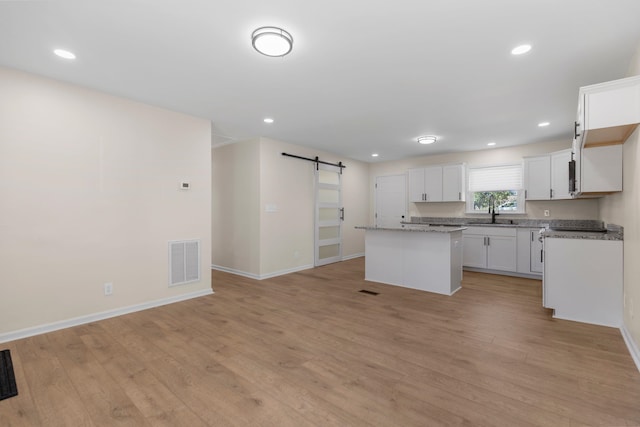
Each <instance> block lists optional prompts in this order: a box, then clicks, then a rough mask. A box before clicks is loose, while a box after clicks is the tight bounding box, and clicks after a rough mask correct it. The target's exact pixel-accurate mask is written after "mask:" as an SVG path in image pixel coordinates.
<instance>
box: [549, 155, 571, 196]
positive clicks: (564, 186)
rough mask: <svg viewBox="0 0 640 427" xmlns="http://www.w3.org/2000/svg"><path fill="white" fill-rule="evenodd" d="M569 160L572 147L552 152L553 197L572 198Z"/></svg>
mask: <svg viewBox="0 0 640 427" xmlns="http://www.w3.org/2000/svg"><path fill="white" fill-rule="evenodd" d="M569 161H571V149H570V148H569V149H567V150H562V151H556V152H555V153H551V198H552V199H553V200H556V199H570V198H571V194H570V193H569Z"/></svg>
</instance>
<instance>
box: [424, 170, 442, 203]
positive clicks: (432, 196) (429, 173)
mask: <svg viewBox="0 0 640 427" xmlns="http://www.w3.org/2000/svg"><path fill="white" fill-rule="evenodd" d="M424 201H425V202H441V201H442V166H430V167H428V168H424Z"/></svg>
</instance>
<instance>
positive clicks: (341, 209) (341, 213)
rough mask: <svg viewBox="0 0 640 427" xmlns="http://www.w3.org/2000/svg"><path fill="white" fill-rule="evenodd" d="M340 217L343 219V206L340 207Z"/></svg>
mask: <svg viewBox="0 0 640 427" xmlns="http://www.w3.org/2000/svg"><path fill="white" fill-rule="evenodd" d="M340 219H341V220H342V221H344V208H340Z"/></svg>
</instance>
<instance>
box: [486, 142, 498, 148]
mask: <svg viewBox="0 0 640 427" xmlns="http://www.w3.org/2000/svg"><path fill="white" fill-rule="evenodd" d="M487 145H488V146H489V147H493V146H494V145H496V143H495V142H490V143H488V144H487Z"/></svg>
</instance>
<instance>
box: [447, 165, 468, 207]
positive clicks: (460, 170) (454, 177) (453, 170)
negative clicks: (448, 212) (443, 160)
mask: <svg viewBox="0 0 640 427" xmlns="http://www.w3.org/2000/svg"><path fill="white" fill-rule="evenodd" d="M464 182H465V181H464V165H446V166H442V201H443V202H464V200H465V197H464V194H465V191H464Z"/></svg>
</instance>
